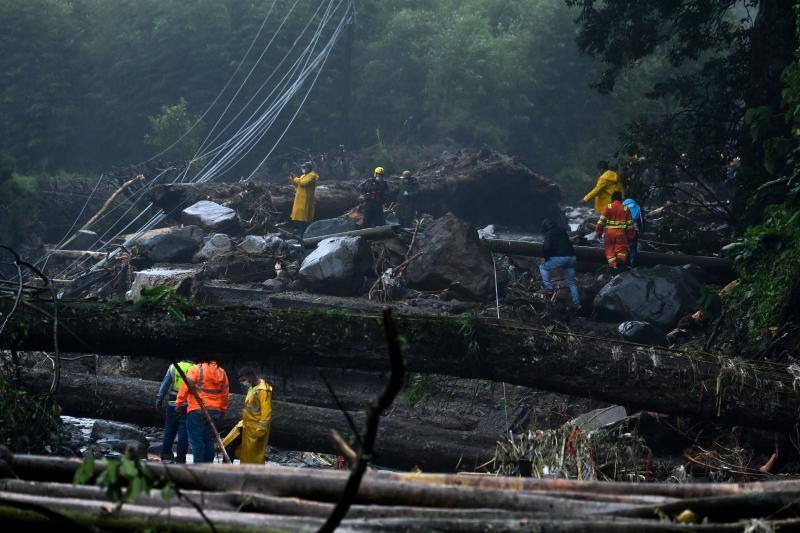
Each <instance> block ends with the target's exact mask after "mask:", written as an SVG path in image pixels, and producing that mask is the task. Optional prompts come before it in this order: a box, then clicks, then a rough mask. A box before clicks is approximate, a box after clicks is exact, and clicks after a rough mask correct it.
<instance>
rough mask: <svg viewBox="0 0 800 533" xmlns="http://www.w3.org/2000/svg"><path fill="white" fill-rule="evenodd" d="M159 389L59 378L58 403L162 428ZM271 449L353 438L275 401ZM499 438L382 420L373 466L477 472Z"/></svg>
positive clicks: (233, 415)
mask: <svg viewBox="0 0 800 533" xmlns="http://www.w3.org/2000/svg"><path fill="white" fill-rule="evenodd" d="M23 378H24V383H25V386H26V388H27V389H28V390H30V391H32V392H37V393H45V392H47V391H48V390H49V387H50V378H49V375H48V374H47V372H44V371H25V372H24V373H23ZM158 387H159V383H157V382H154V381H145V380H139V379H120V378H112V377H108V376H89V375H82V374H62V376H61V381H60V386H59V389H58V391H57V393H56V400H57V401H58V403H59V405H60V406H61V409H62V412H63V414H65V415H69V416H76V417H87V418H105V419H110V420H117V421H120V422H129V423H135V424H141V425H144V426H160V425H162V424H163V423H164V415H163V413H162V412H161V411H156V409H155V407H154V405H153V403H154V401H155V397H156V393H157V392H158ZM243 401H244V397H243V396H242V395H240V394H231V406H230V408H229V410H228V413H227V416H226V417H225V419H224V420H223V421H222V423H221V424H220V430H221V431H225V432H227V431H228V430H229V429H230V428H231V427H233V426H234V425H235V424H236V423H237V422H238V421H239V420H240V418H241V409H242V404H243ZM272 408H273V426H272V432H271V434H270V444H272V445H273V446H276V447H278V448H282V449H288V450H298V451H310V452H322V453H331V454H339V453H340V452H339V449H338V448H337V446H336V444H335V443H334V441H333V439H332V438H331V430H333V429H335V430H336V431H338V432H339V433H341V434H343V435H347V434H349V433H351V431H350V429H349V426H348V424H347V420H346V418H345V416H344V414H342V412H341V411H337V410H335V409H325V408H321V407H312V406H308V405H300V404H296V403H288V402H282V401H280V400H274V401H273V402H272ZM350 415H351V416H352V417H353V420H355V423H356V427H359V428H360V427H362V425H363V420H364V414H363V413H362V412H351V413H350ZM498 437H499V436H496V435H488V434H483V433H478V432H469V431H454V430H449V429H441V428H437V427H433V426H430V425H426V424H424V423H422V422H419V421H409V420H404V419H401V418H397V417H391V416H389V417H384V418H383V419H382V420H381V424H380V428H379V432H378V442H377V445H376V453H375V459H374V462H375V464H377V465H382V466H387V467H392V468H402V469H410V468H413V467H414V466H419V467H420V468H422V469H423V470H426V471H434V472H453V471H455V470H456V469H457V468H458V466H459V465H461V466H462V467H464V468H474V467H475V466H477V465H479V464H482V463H484V462H486V461H487V460H489V459H491V457H492V455H493V452H494V445H495V443H496V441H497V438H498Z"/></svg>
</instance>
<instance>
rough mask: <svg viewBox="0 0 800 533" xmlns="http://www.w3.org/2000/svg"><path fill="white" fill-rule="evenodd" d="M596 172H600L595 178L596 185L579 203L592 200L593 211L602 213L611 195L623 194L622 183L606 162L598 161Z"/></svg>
mask: <svg viewBox="0 0 800 533" xmlns="http://www.w3.org/2000/svg"><path fill="white" fill-rule="evenodd" d="M597 170H599V171H600V173H601V174H600V177H599V178H597V184H596V185H595V186H594V189H592V190H591V191H590V192H589V194H587V195H586V196H584V197H583V198H582V199H581V200H580V202H579V203H586V202H588V201H589V200H591V199H594V210H595V211H597V212H598V213H602V212H603V209H604V208H605V207H606V206H607V205H608V204H610V203H611V195H612V194H614V193H615V192H619V193H620V194H625V191H624V187H623V186H622V181H621V180H620V178H619V174H617V173H616V172H614V171H613V170H611V168H610V167H609V166H608V161H600V162H598V163H597Z"/></svg>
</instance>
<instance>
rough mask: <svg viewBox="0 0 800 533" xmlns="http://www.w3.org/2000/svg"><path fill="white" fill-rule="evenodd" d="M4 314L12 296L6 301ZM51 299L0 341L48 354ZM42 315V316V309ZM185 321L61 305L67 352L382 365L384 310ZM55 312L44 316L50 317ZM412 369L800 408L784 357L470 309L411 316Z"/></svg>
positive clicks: (719, 410) (741, 409) (786, 410)
mask: <svg viewBox="0 0 800 533" xmlns="http://www.w3.org/2000/svg"><path fill="white" fill-rule="evenodd" d="M2 302H3V304H2V305H0V311H3V312H7V311H8V309H9V308H10V304H11V302H10V301H9V300H8V299H4V300H2ZM50 305H51V304H50V303H48V302H46V301H36V303H32V302H31V301H29V300H25V301H24V302H23V304H22V305H20V308H19V310H18V311H17V314H16V315H15V316H14V318H13V320H10V321H9V322H8V324H7V326H6V331H5V332H4V335H3V336H2V338H0V348H5V349H17V350H36V351H52V350H53V335H52V333H53V328H52V325H53V324H52V320H51V318H49V316H52V309H50V308H49V306H50ZM45 313H46V314H45ZM186 314H187V316H186V318H185V320H181V319H179V318H176V317H174V316H172V315H170V313H169V312H167V311H164V310H160V309H157V308H155V309H154V308H151V309H135V308H134V307H133V306H132V305H130V304H125V303H119V302H113V303H111V302H109V303H95V302H61V303H60V304H59V324H60V328H59V344H60V346H61V349H62V350H63V351H66V352H81V353H93V354H106V355H130V356H137V355H138V356H154V357H163V358H165V359H168V360H169V359H171V358H173V357H174V356H175V354H197V355H211V356H213V357H215V358H217V359H218V360H220V361H225V360H251V361H253V360H260V361H264V362H269V363H271V364H274V365H289V366H291V365H297V364H302V365H312V366H319V367H333V368H353V369H360V370H368V371H372V370H374V371H385V370H386V369H387V366H388V358H387V355H386V347H385V345H384V343H383V341H382V340H379V339H381V329H380V328H381V322H380V319H379V317H376V316H369V315H358V314H352V315H350V314H347V313H342V312H341V311H339V310H335V311H330V312H328V311H320V310H313V311H296V310H290V309H287V310H259V309H247V308H224V309H223V308H212V307H194V308H191V309H188V310H187V311H186ZM48 315H49V316H48ZM398 328H399V331H400V332H401V334H402V335H403V337H404V338H405V340H406V342H407V344H406V348H405V352H404V357H405V360H406V364H407V367H408V370H409V371H410V372H422V373H433V374H445V375H451V376H457V377H465V378H477V379H490V380H494V381H505V382H508V383H513V384H517V385H523V386H529V387H533V388H537V389H540V390H547V391H553V392H560V393H565V394H570V395H573V396H584V397H591V398H595V399H600V400H604V401H608V402H611V403H615V404H619V405H625V406H629V407H632V408H641V409H646V410H652V411H658V412H663V413H669V414H675V415H680V416H692V417H696V418H701V419H709V420H717V421H720V422H729V423H733V424H735V425H744V426H751V427H760V428H764V429H772V430H776V431H788V430H790V429H791V428H792V427H793V426H794V424H795V423H796V416H795V413H796V412H798V408H800V401H799V399H800V398H799V397H798V393H797V392H796V391H795V390H794V388H793V386H792V384H793V383H794V378H793V376H792V375H791V373H790V372H789V371H788V369H787V367H786V366H785V365H780V364H772V363H763V362H755V361H741V360H735V359H731V358H726V357H722V356H717V355H713V354H704V353H700V352H691V351H688V352H687V351H675V350H668V349H659V348H656V347H650V346H642V345H637V344H632V343H628V342H625V341H623V340H620V339H603V338H597V337H594V336H584V335H580V334H577V333H574V332H571V331H567V330H558V329H556V328H555V327H553V326H551V327H542V326H532V325H527V324H522V323H517V322H511V321H499V320H494V319H479V318H475V317H471V316H461V317H447V316H438V315H434V316H404V317H398Z"/></svg>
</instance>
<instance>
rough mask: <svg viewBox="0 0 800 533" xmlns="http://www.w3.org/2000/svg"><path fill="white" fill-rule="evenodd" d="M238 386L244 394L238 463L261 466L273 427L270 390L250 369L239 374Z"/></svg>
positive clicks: (242, 370)
mask: <svg viewBox="0 0 800 533" xmlns="http://www.w3.org/2000/svg"><path fill="white" fill-rule="evenodd" d="M239 384H240V385H241V386H242V390H246V391H247V397H246V398H245V400H244V409H242V421H241V422H240V424H241V425H242V447H241V451H240V452H239V461H241V462H242V463H252V464H263V463H264V456H265V454H266V451H267V445H268V444H269V432H270V428H271V425H272V387H271V386H270V384H269V383H267V382H266V381H265V380H263V379H260V378H258V377H257V376H256V373H255V371H253V369H252V368H249V367H245V368H242V369H241V370H240V371H239Z"/></svg>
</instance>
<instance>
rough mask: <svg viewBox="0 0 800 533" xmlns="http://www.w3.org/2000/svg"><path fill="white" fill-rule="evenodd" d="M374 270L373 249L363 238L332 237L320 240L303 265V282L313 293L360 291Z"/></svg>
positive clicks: (334, 293)
mask: <svg viewBox="0 0 800 533" xmlns="http://www.w3.org/2000/svg"><path fill="white" fill-rule="evenodd" d="M371 269H372V249H371V247H370V245H369V243H368V242H367V241H366V240H364V239H362V238H361V237H333V238H330V239H325V240H324V241H322V242H320V243H319V245H318V246H317V249H316V250H314V251H313V252H311V253H310V254H309V255H308V256H307V257H306V258H305V260H304V261H303V264H302V265H301V266H300V279H301V280H303V285H304V286H306V287H307V288H308V289H310V290H312V291H314V292H320V293H323V294H333V295H338V296H349V295H355V294H358V293H359V292H360V290H361V288H362V285H363V284H364V276H365V275H366V274H367V273H369V271H370V270H371Z"/></svg>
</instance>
